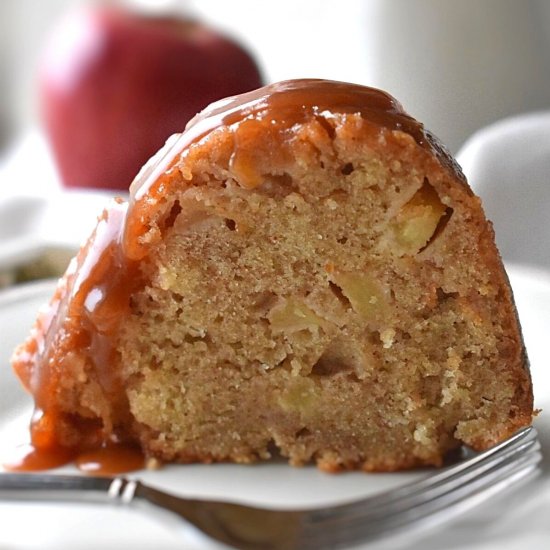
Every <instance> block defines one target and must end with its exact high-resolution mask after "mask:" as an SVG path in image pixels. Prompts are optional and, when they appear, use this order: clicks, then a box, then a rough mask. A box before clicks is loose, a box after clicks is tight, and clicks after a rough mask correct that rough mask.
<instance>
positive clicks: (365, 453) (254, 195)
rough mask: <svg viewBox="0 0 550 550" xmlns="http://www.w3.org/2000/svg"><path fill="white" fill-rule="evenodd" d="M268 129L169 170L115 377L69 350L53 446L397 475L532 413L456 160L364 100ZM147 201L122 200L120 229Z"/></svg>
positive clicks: (503, 294) (510, 316)
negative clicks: (117, 440) (369, 110)
mask: <svg viewBox="0 0 550 550" xmlns="http://www.w3.org/2000/svg"><path fill="white" fill-rule="evenodd" d="M271 128H272V123H270V122H269V120H268V119H261V120H260V119H259V118H258V117H257V118H256V119H254V118H252V119H251V120H248V121H247V120H244V121H242V120H240V121H239V123H238V124H233V125H222V126H220V127H218V128H215V129H214V130H212V131H211V132H209V133H208V135H207V136H206V137H205V138H202V139H199V140H198V141H196V142H195V143H193V144H192V146H190V147H188V148H187V149H186V150H185V154H182V155H181V156H180V157H178V159H176V161H175V162H174V163H173V165H172V167H171V168H170V171H169V173H170V179H169V182H168V183H167V184H166V191H165V192H163V194H162V195H159V196H158V197H157V201H156V202H155V213H154V215H152V216H150V217H149V218H148V219H147V220H146V222H145V224H144V225H145V226H146V227H145V230H143V231H142V233H141V234H140V235H139V238H137V239H136V243H138V244H139V246H144V247H146V248H147V253H146V254H143V258H141V259H140V261H139V262H138V263H137V264H135V266H137V267H134V271H133V276H132V285H131V286H132V291H131V293H130V294H129V295H128V296H127V298H126V299H127V304H126V305H127V306H128V311H127V314H125V315H124V316H122V317H120V318H118V317H117V320H116V330H115V331H113V332H112V335H111V341H112V346H113V349H114V350H115V351H114V354H111V355H110V357H111V359H110V365H109V369H111V372H110V374H109V375H108V377H115V378H116V380H117V383H116V388H117V389H116V391H114V390H113V389H112V388H113V385H112V384H110V383H107V382H105V380H104V378H105V371H104V370H103V371H102V370H101V369H98V368H97V360H94V359H93V358H90V356H91V354H90V353H89V351H86V353H84V352H81V351H79V350H78V349H76V351H75V350H72V351H73V354H72V355H70V356H69V355H66V356H65V360H64V365H63V373H64V374H63V377H62V379H63V383H62V384H58V387H57V389H56V390H55V392H54V393H55V395H56V397H55V399H53V398H52V399H50V401H49V402H50V403H51V402H52V400H53V401H55V403H56V405H55V407H53V408H56V411H57V413H58V418H61V419H62V421H61V422H59V425H58V427H57V431H56V438H57V441H58V442H61V444H67V445H69V444H71V445H72V444H74V442H75V441H79V438H80V439H81V438H82V437H83V436H82V433H84V432H86V429H85V428H83V426H84V427H85V426H87V425H89V426H93V429H94V430H97V429H99V430H100V431H101V433H102V438H105V437H110V436H111V435H112V434H118V437H123V438H129V439H132V440H137V441H139V442H140V444H141V445H142V446H143V448H144V450H145V452H146V453H147V454H148V455H150V456H155V457H158V458H159V459H161V460H163V461H177V462H192V461H203V462H209V461H223V460H231V461H236V462H252V461H255V460H258V459H267V458H269V457H270V456H271V454H272V452H273V449H275V448H276V449H278V452H280V453H281V454H282V455H283V456H285V457H288V459H289V461H290V462H291V463H292V464H294V465H300V464H304V463H307V462H309V461H314V462H316V463H317V464H318V466H320V467H321V468H323V469H325V470H330V471H335V470H339V469H346V468H363V469H365V470H388V471H389V470H396V469H401V468H408V467H412V466H415V465H420V464H435V465H440V464H441V463H442V460H443V457H444V455H445V453H447V452H448V451H449V450H451V449H453V448H455V447H457V446H458V445H460V444H461V443H466V444H468V445H471V446H473V447H474V448H478V449H482V448H486V447H488V446H490V445H491V444H493V443H495V442H497V441H499V440H501V439H503V438H504V437H506V436H507V435H510V434H511V433H513V432H514V431H515V430H516V429H518V428H519V427H521V426H522V425H525V424H528V423H529V422H530V420H531V414H532V395H531V393H530V392H531V389H530V380H529V374H528V370H527V367H526V359H525V355H524V348H523V344H522V341H521V335H520V331H519V326H518V322H517V317H516V313H515V309H514V305H513V300H512V296H511V291H510V288H509V285H508V283H507V280H506V276H505V273H504V271H503V268H502V264H501V261H500V258H499V256H498V252H497V251H496V248H495V245H494V238H493V233H492V229H491V226H490V224H489V223H488V222H487V221H486V220H485V217H484V214H483V211H482V208H481V205H480V202H479V199H478V198H477V197H475V196H474V195H473V194H472V192H471V190H470V188H469V187H468V185H467V184H466V183H465V181H464V179H463V176H462V175H461V174H460V173H459V172H458V169H457V167H456V166H454V165H452V162H451V161H450V160H449V158H448V157H447V156H446V153H444V152H442V151H441V150H439V149H436V148H434V147H435V146H432V147H426V146H425V144H422V143H419V141H418V139H415V137H414V136H413V135H411V133H410V132H406V131H402V130H400V129H399V128H397V129H396V128H387V127H384V126H383V125H380V124H379V123H378V122H377V121H376V120H374V121H373V120H369V119H368V117H366V116H364V115H363V114H361V113H353V112H345V113H342V112H338V111H337V110H336V111H334V112H327V111H324V112H322V113H318V112H316V113H315V114H314V116H313V115H311V116H308V117H305V118H304V119H301V120H299V121H298V122H296V123H293V124H290V125H289V124H287V125H283V126H281V127H278V126H277V127H276V131H275V130H272V129H271ZM134 195H135V196H133V200H134V201H135V202H137V194H136V193H135V191H134ZM159 197H160V198H159ZM133 207H135V204H132V202H131V203H130V205H129V206H127V205H126V204H123V205H117V206H116V208H119V209H120V210H121V211H122V215H123V217H124V216H126V220H125V225H124V224H121V225H120V227H125V228H126V230H128V228H129V227H131V224H130V222H129V218H128V217H129V216H130V215H131V213H132V208H133ZM113 212H114V211H111V212H110V211H107V212H106V213H105V214H104V217H103V221H104V222H108V221H109V219H110V218H111V219H114V217H115V214H114V213H113ZM140 220H141V221H142V219H141V218H140ZM100 224H101V221H100ZM98 227H99V226H98ZM94 238H96V239H97V232H96V237H92V240H91V242H90V243H89V244H88V249H90V248H93V242H94ZM128 250H129V247H128V245H126V254H127V255H129V254H130V253H129V252H128ZM85 253H86V250H85V251H84V252H83V253H81V256H83V255H85ZM130 255H131V254H130ZM79 262H80V266H81V265H82V264H83V262H84V260H83V259H82V257H81V259H80V260H79ZM74 276H75V275H68V276H67V277H66V280H65V284H66V285H68V286H70V285H71V284H72V283H71V277H74ZM67 281H68V283H67ZM125 284H126V285H128V284H130V283H128V281H126V282H125ZM90 296H91V293H89V294H88V296H87V298H88V306H89V303H90ZM126 305H125V307H126ZM88 309H89V307H88ZM77 313H78V314H79V315H81V316H82V315H84V313H82V312H81V311H79V312H77ZM69 317H70V315H69ZM106 319H107V320H105V319H103V322H104V323H107V325H108V323H109V316H108V315H107V316H106ZM94 322H95V325H96V327H97V326H98V321H97V316H96V319H95V321H94ZM104 326H106V325H104ZM62 330H66V327H65V326H62ZM104 332H105V331H104ZM98 353H101V350H98V349H96V350H95V354H96V355H97V354H98ZM15 366H16V369H17V361H16V364H15ZM26 368H28V369H30V370H31V371H32V369H33V367H28V365H27V367H26ZM34 368H36V367H34ZM19 371H20V376H22V378H24V377H25V376H24V374H23V375H21V372H23V368H22V367H20V368H19ZM113 373H114V374H113ZM28 378H29V377H28ZM28 385H29V386H32V384H31V383H30V382H29V383H28Z"/></svg>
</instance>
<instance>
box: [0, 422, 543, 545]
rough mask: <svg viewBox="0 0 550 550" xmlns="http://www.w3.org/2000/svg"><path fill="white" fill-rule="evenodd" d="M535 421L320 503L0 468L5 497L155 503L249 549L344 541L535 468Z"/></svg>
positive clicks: (460, 502)
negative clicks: (358, 494)
mask: <svg viewBox="0 0 550 550" xmlns="http://www.w3.org/2000/svg"><path fill="white" fill-rule="evenodd" d="M541 458H542V456H541V452H540V445H539V443H538V440H537V432H536V430H535V429H534V428H532V427H531V428H525V429H523V430H521V431H519V432H518V433H516V434H515V435H513V436H512V437H511V438H509V439H508V440H506V441H504V442H503V443H500V444H499V445H496V446H495V447H493V448H491V449H489V450H488V451H485V452H482V453H479V454H475V455H474V456H473V457H472V458H468V459H467V460H464V461H463V462H460V463H459V464H457V465H454V466H450V467H448V468H445V469H443V470H440V471H439V472H438V473H436V474H432V475H428V476H427V477H425V478H423V479H421V480H419V481H417V482H413V483H410V484H407V485H404V486H402V487H399V488H397V489H393V490H391V491H388V492H386V493H382V494H378V495H374V496H371V497H368V498H365V499H362V500H358V501H354V502H351V503H349V504H343V505H338V506H332V507H328V508H319V509H301V510H269V509H264V508H258V507H253V506H246V505H242V504H235V503H228V502H213V501H207V500H197V499H188V498H181V497H177V496H174V495H171V494H168V493H165V492H163V491H160V490H158V489H154V488H153V487H149V486H147V485H144V484H143V483H141V482H139V481H137V480H131V479H127V478H124V477H115V478H105V477H82V476H70V475H42V474H0V498H4V499H6V498H9V499H13V498H16V499H40V500H53V499H55V500H65V501H85V502H98V501H99V502H111V503H122V504H133V505H135V504H143V503H147V504H152V505H154V506H157V507H160V508H162V509H164V510H168V511H170V512H173V513H174V514H177V515H178V516H180V517H181V518H183V519H185V520H186V521H188V522H189V523H191V524H192V525H194V526H195V527H196V528H198V529H199V530H200V531H202V532H203V533H205V534H206V535H208V536H210V537H212V538H213V539H216V540H217V541H220V542H222V543H224V544H226V545H229V546H232V547H234V548H241V549H246V550H259V549H262V550H295V549H300V550H319V549H323V548H327V549H328V548H331V549H332V548H341V547H345V546H350V545H354V544H358V543H362V542H368V541H371V540H374V539H376V538H379V537H381V536H384V535H386V534H394V533H395V532H396V531H400V530H403V529H405V528H407V527H410V526H411V525H413V524H414V525H417V524H418V522H420V521H421V520H427V519H430V520H433V519H434V516H440V517H441V516H443V517H445V519H446V518H447V517H454V516H455V515H456V514H457V513H459V512H462V511H465V510H467V509H470V508H471V507H473V506H474V505H476V504H478V503H480V502H482V501H484V500H486V499H487V498H489V497H491V496H493V495H494V494H496V493H498V492H500V491H502V490H503V489H506V488H508V487H510V486H512V485H515V484H516V483H518V482H519V481H520V480H523V479H525V478H526V477H528V476H530V475H532V474H534V473H535V472H536V471H537V465H538V463H539V462H540V461H541Z"/></svg>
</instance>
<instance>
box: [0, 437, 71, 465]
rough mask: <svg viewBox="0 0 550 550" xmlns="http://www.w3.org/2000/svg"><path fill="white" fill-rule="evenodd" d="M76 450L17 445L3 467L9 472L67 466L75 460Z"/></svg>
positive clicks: (3, 463)
mask: <svg viewBox="0 0 550 550" xmlns="http://www.w3.org/2000/svg"><path fill="white" fill-rule="evenodd" d="M75 456H76V452H75V451H74V450H73V449H64V448H62V447H54V448H49V449H48V448H45V449H41V448H39V447H35V446H34V445H31V444H25V445H19V446H17V447H15V448H14V449H13V451H12V453H11V456H8V457H6V458H5V459H4V460H3V462H2V467H3V468H4V469H5V470H7V471H9V472H36V471H40V470H51V469H53V468H59V467H61V466H65V465H66V464H69V463H70V462H72V461H73V460H74V458H75Z"/></svg>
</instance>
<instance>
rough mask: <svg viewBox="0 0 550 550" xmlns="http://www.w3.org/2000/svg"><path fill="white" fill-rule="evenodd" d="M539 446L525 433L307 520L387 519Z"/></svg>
mask: <svg viewBox="0 0 550 550" xmlns="http://www.w3.org/2000/svg"><path fill="white" fill-rule="evenodd" d="M536 445H538V441H537V439H536V431H535V430H534V429H531V428H529V429H524V430H521V432H518V434H516V435H515V436H513V437H512V438H511V439H509V440H507V441H505V442H503V443H501V444H500V445H498V446H496V447H493V448H491V449H489V450H487V451H484V452H483V453H479V454H478V455H476V456H475V457H473V458H471V459H469V460H466V461H464V462H461V463H460V464H457V465H455V466H451V467H449V468H446V469H445V470H442V471H441V472H439V473H437V474H432V475H429V476H427V477H426V478H423V479H421V480H420V481H416V482H413V483H410V484H407V485H404V486H402V487H400V488H398V489H394V490H392V491H389V492H387V493H383V494H380V495H374V496H372V497H369V498H366V499H363V500H360V501H356V502H352V503H349V504H344V505H340V506H335V507H332V508H326V509H320V510H313V511H312V512H311V514H310V515H309V517H308V519H309V520H310V521H311V522H318V521H324V522H326V521H328V520H337V519H338V518H339V517H345V518H349V517H350V514H353V515H361V516H362V517H364V516H365V515H366V514H369V513H376V512H377V511H378V512H379V515H384V514H387V513H389V512H391V510H392V508H394V507H395V506H397V505H401V506H402V505H403V503H404V502H410V505H414V504H415V502H416V501H417V500H420V501H421V502H423V501H425V500H426V498H427V497H431V498H436V497H437V496H438V495H439V494H441V493H445V492H447V491H449V490H452V488H453V484H455V483H456V484H459V485H463V484H464V483H465V482H467V481H468V480H469V479H470V478H473V477H477V476H479V475H480V474H481V473H483V472H484V471H486V470H489V469H490V468H493V467H494V466H495V464H498V463H500V462H504V461H506V460H511V459H512V458H513V457H514V456H518V455H521V454H523V453H526V452H528V450H529V449H530V448H531V447H533V446H536Z"/></svg>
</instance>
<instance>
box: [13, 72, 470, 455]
mask: <svg viewBox="0 0 550 550" xmlns="http://www.w3.org/2000/svg"><path fill="white" fill-rule="evenodd" d="M332 113H343V114H351V113H359V114H361V116H362V117H363V118H364V119H365V120H367V121H369V122H370V123H372V124H373V125H374V126H378V127H383V128H387V129H389V130H397V131H401V132H405V133H407V134H409V135H411V136H412V137H413V138H414V139H415V141H416V142H417V143H418V144H419V145H420V146H421V147H423V148H425V149H428V150H429V151H430V152H431V153H432V154H434V155H435V156H436V157H437V158H438V159H439V160H440V162H441V163H442V165H444V166H445V167H447V168H449V169H451V170H452V171H453V174H454V176H455V177H458V178H459V179H462V176H461V174H460V171H459V170H458V169H457V168H456V166H455V165H454V164H453V161H452V159H451V157H450V156H449V155H448V154H447V153H446V152H445V151H444V150H442V149H441V148H440V147H439V145H437V143H436V142H435V141H434V140H433V138H432V137H431V136H430V135H429V134H428V133H427V132H425V131H424V128H423V126H422V125H421V124H420V123H418V122H417V121H415V120H414V119H413V118H411V117H410V116H409V115H407V114H406V113H405V111H404V110H403V108H402V107H401V105H400V104H399V103H398V102H397V101H396V100H395V99H394V98H392V97H391V96H390V95H388V94H386V93H384V92H382V91H380V90H376V89H373V88H367V87H363V86H358V85H352V84H345V83H340V82H331V81H324V80H293V81H287V82H281V83H278V84H273V85H271V86H266V87H264V88H260V89H258V90H256V91H254V92H250V93H247V94H243V95H240V96H235V97H232V98H228V99H225V100H222V101H219V102H217V103H214V104H212V105H211V106H210V107H209V108H207V109H206V110H205V111H203V112H202V113H200V114H199V115H197V116H196V117H195V118H194V119H193V120H192V121H190V123H189V124H188V127H187V128H186V131H185V132H184V133H183V134H180V135H176V136H173V137H172V138H171V139H170V140H169V141H168V142H167V144H166V146H165V147H164V148H163V149H161V150H160V151H159V152H158V153H157V155H155V156H154V157H153V158H152V159H151V160H150V161H149V162H148V163H147V164H146V165H145V166H144V168H143V169H142V171H141V172H140V173H139V174H138V176H137V177H136V179H135V181H134V182H133V184H132V186H131V188H130V202H129V204H127V203H124V202H122V201H118V202H116V203H114V204H113V205H112V206H111V207H109V208H108V209H107V210H105V212H104V213H103V215H102V217H101V218H100V219H99V222H98V225H97V228H96V230H95V232H94V234H93V235H92V237H91V238H90V240H89V242H88V243H87V245H86V246H85V247H83V249H82V250H81V251H80V253H79V255H78V256H77V258H76V260H74V261H73V262H72V264H71V266H70V267H69V270H68V272H67V273H66V275H65V277H64V278H63V279H62V280H61V282H60V286H59V288H58V290H57V292H56V293H55V295H54V297H53V299H52V302H51V303H50V306H49V309H48V310H46V311H44V312H42V314H41V315H40V316H39V319H38V321H37V324H36V325H35V329H34V333H33V334H32V337H31V339H30V340H29V341H28V342H27V344H26V345H25V346H23V347H22V348H20V349H19V350H18V352H17V353H16V356H15V359H14V363H13V364H14V368H15V370H16V372H17V374H18V375H19V377H20V378H21V380H22V381H23V383H24V385H25V386H26V387H27V388H28V389H29V390H30V391H31V393H32V394H33V395H34V398H35V405H36V411H35V415H34V417H33V421H32V425H31V435H32V443H33V445H34V448H35V449H37V450H38V451H39V452H42V453H47V452H55V449H58V450H59V449H60V450H59V452H60V460H61V461H63V460H64V457H65V454H63V453H68V454H70V455H71V453H72V451H70V452H69V451H68V450H67V449H68V448H69V447H70V446H71V442H70V441H64V440H63V438H62V437H61V435H60V431H61V430H60V428H59V426H60V425H61V424H62V423H63V422H65V424H67V422H69V423H70V420H67V419H66V418H65V417H66V415H65V414H64V413H63V411H62V410H60V405H59V402H60V392H61V391H62V388H63V387H64V386H63V373H64V371H65V370H66V369H70V368H72V366H74V363H73V362H74V361H75V360H77V361H78V359H79V358H80V360H82V358H84V363H85V367H84V369H85V371H84V376H89V377H91V378H92V379H94V380H96V381H97V382H98V383H99V384H100V386H101V388H102V390H103V393H104V394H105V395H106V396H107V398H108V400H109V409H110V410H109V415H108V416H109V418H106V417H105V415H100V416H102V421H103V427H99V428H98V426H97V424H93V423H91V424H90V425H89V426H87V427H86V430H87V431H88V432H89V433H88V434H87V438H84V439H85V440H86V442H87V443H86V444H87V445H89V444H90V442H92V443H93V442H95V445H96V447H97V445H100V446H101V445H104V443H105V441H106V438H107V437H108V436H109V434H111V433H113V432H116V428H117V426H120V425H124V422H125V421H127V420H128V419H129V418H130V413H129V410H128V404H127V401H126V397H125V392H124V388H123V387H122V385H121V380H120V378H119V375H118V373H119V368H118V366H119V365H118V363H119V356H118V352H117V349H116V346H117V337H118V334H119V328H120V325H121V322H122V320H123V319H124V318H125V317H126V316H127V315H129V313H130V308H131V296H132V294H133V293H134V292H135V291H137V290H139V289H140V288H141V287H142V285H143V282H142V281H141V278H140V269H139V265H140V262H141V261H143V260H144V259H145V258H146V257H147V255H148V253H149V250H150V248H151V247H152V246H154V245H155V242H156V241H155V238H153V236H151V235H148V238H147V239H144V236H145V235H146V233H147V232H148V231H149V230H150V228H151V225H152V220H153V219H154V217H155V215H156V214H157V213H158V212H159V210H160V208H161V206H162V204H163V201H164V200H165V197H166V196H170V194H171V189H172V187H175V186H178V185H181V174H180V173H179V171H178V166H177V164H178V161H179V160H181V159H183V158H184V157H185V156H186V155H187V154H188V152H189V150H190V147H191V146H193V145H194V144H197V143H198V142H199V141H200V140H202V139H204V138H205V137H206V136H208V134H210V133H211V132H213V131H215V130H216V129H218V128H226V129H228V130H229V131H232V132H237V130H238V129H239V127H243V129H245V128H246V125H247V124H248V125H250V124H251V122H252V123H254V122H256V123H258V124H261V127H262V128H267V127H269V128H270V130H269V131H273V132H275V133H277V132H283V131H285V130H287V129H289V128H291V127H292V126H293V125H295V124H297V123H300V122H304V121H306V120H310V119H311V118H312V117H313V118H318V119H326V118H328V117H330V116H331V114H332ZM235 148H236V149H238V143H236V145H235ZM238 154H239V151H238V150H235V151H234V156H235V155H237V156H238ZM249 184H250V185H247V186H248V187H254V186H255V185H258V184H259V182H256V181H255V180H254V179H253V178H252V179H250V182H249ZM156 238H157V239H158V238H160V236H159V235H157V236H156ZM73 420H74V419H73ZM109 423H110V424H111V425H109ZM73 424H74V422H73ZM82 440H83V439H82V438H81V439H80V441H82ZM31 454H32V453H31ZM29 456H31V455H29ZM71 456H72V455H71ZM54 462H55V461H54ZM27 463H28V464H34V462H33V461H32V460H31V459H30V458H29V460H28V462H27Z"/></svg>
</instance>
